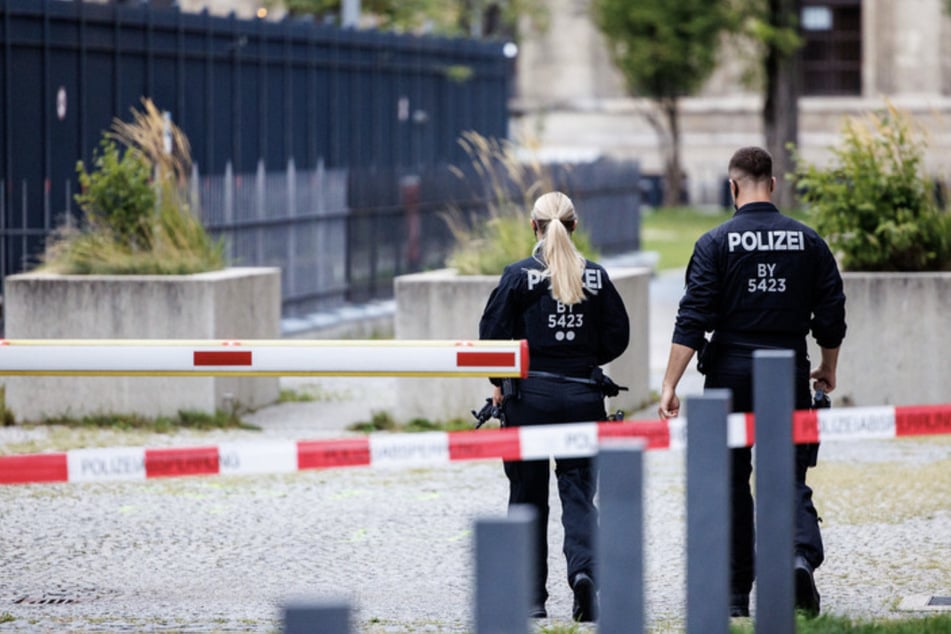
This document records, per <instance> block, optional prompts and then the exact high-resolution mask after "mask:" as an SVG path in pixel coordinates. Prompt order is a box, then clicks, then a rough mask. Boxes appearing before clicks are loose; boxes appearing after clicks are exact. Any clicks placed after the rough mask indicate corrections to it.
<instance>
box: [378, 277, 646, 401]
mask: <svg viewBox="0 0 951 634" xmlns="http://www.w3.org/2000/svg"><path fill="white" fill-rule="evenodd" d="M608 274H609V275H610V276H611V280H612V281H613V282H614V285H615V286H616V287H617V289H618V292H619V293H620V294H621V297H622V298H623V299H624V304H625V306H626V308H627V312H628V315H629V316H630V319H631V342H630V345H629V346H628V349H627V351H626V352H625V353H624V354H623V355H622V356H621V357H620V358H619V359H617V360H615V361H614V362H613V363H611V364H610V365H609V366H608V367H606V368H605V369H606V372H607V374H609V375H610V376H611V378H613V379H614V380H615V382H616V383H618V384H619V385H626V386H628V387H629V388H630V391H628V392H621V394H620V395H619V396H617V397H615V398H612V399H609V400H608V403H607V404H608V407H610V408H612V409H618V408H620V409H626V410H632V409H634V408H637V407H640V406H642V405H643V404H644V403H645V402H647V401H648V399H649V398H650V385H649V381H650V376H649V367H650V364H649V357H648V354H649V352H648V351H649V333H650V329H649V327H648V315H649V310H648V301H649V290H650V289H649V284H650V275H651V272H650V269H647V268H616V269H613V268H609V269H608ZM498 281H499V276H497V275H458V274H457V273H456V272H455V271H454V270H452V269H443V270H439V271H432V272H427V273H419V274H415V275H404V276H400V277H398V278H396V281H395V286H394V287H395V293H396V319H395V324H394V330H395V335H396V338H397V339H449V340H456V339H458V340H471V339H478V337H479V318H480V317H481V316H482V310H483V308H485V302H486V300H487V299H488V297H489V293H491V292H492V289H493V288H495V286H496V285H497V284H498ZM397 380H398V382H399V385H398V392H397V393H398V394H399V400H398V403H397V406H396V411H395V412H394V414H395V416H396V417H397V419H399V420H410V419H412V418H415V417H419V418H428V419H430V420H446V419H450V418H454V417H460V418H464V419H471V418H472V416H471V414H470V410H472V409H473V408H475V409H479V408H480V407H481V406H482V405H483V404H484V403H485V399H486V397H488V396H490V395H491V393H492V390H491V387H492V386H491V385H490V384H489V382H488V380H487V379H483V378H478V379H468V378H447V379H440V378H427V379H417V378H400V379H397Z"/></svg>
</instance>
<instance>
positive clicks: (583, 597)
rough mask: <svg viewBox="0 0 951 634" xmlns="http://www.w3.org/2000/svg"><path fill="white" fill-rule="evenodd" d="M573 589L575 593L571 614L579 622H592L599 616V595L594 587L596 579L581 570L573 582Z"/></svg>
mask: <svg viewBox="0 0 951 634" xmlns="http://www.w3.org/2000/svg"><path fill="white" fill-rule="evenodd" d="M571 590H572V591H573V592H574V594H575V602H574V606H573V607H572V609H571V616H572V618H574V620H575V621H578V622H579V623H592V622H594V621H596V620H597V618H598V614H597V613H598V596H597V594H596V591H595V589H594V581H593V580H592V579H591V577H590V576H588V574H587V573H585V572H579V573H578V574H576V575H575V578H574V579H573V580H572V582H571Z"/></svg>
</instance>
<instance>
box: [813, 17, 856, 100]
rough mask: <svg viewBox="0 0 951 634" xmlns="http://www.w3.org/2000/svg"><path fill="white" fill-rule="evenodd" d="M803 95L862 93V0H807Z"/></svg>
mask: <svg viewBox="0 0 951 634" xmlns="http://www.w3.org/2000/svg"><path fill="white" fill-rule="evenodd" d="M800 25H801V27H802V36H803V41H804V46H803V51H802V72H803V81H802V94H804V95H860V94H862V2H861V0H803V2H802V13H801V14H800Z"/></svg>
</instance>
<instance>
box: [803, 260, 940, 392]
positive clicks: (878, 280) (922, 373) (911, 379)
mask: <svg viewBox="0 0 951 634" xmlns="http://www.w3.org/2000/svg"><path fill="white" fill-rule="evenodd" d="M842 277H843V282H844V285H845V296H846V303H845V308H846V322H847V323H848V331H847V332H846V335H845V341H844V342H843V343H842V348H841V351H840V353H839V354H840V356H839V367H838V374H837V377H836V382H837V384H838V385H837V387H836V390H835V391H834V392H833V393H832V398H833V405H836V404H838V405H857V406H871V405H919V404H920V405H924V404H933V403H951V336H949V332H951V331H949V327H951V273H948V272H946V273H911V274H905V273H844V274H843V276H842ZM809 354H810V357H811V359H812V366H813V367H816V366H817V365H818V363H819V359H820V358H821V357H820V356H819V348H818V347H817V346H816V345H815V342H814V341H811V340H810V353H809Z"/></svg>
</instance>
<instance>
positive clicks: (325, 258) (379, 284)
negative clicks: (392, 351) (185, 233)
mask: <svg viewBox="0 0 951 634" xmlns="http://www.w3.org/2000/svg"><path fill="white" fill-rule="evenodd" d="M502 50H503V47H502V44H501V43H497V42H479V41H471V40H450V39H441V38H421V37H413V36H407V35H395V34H390V33H379V32H365V31H354V30H342V29H337V28H334V27H329V26H322V25H315V24H312V23H304V22H297V21H286V22H282V23H270V22H264V21H243V20H238V19H235V18H234V17H230V18H220V17H212V16H210V15H208V14H207V13H202V14H186V13H182V12H180V11H179V10H177V9H155V8H151V7H150V6H149V5H147V4H144V5H139V6H124V5H115V4H112V5H100V4H87V3H83V2H59V1H56V0H0V277H3V276H6V275H8V274H11V273H16V272H20V271H23V270H27V269H30V268H32V267H33V266H34V265H35V264H36V262H37V258H38V256H39V254H40V253H41V252H42V248H43V245H44V242H45V239H46V236H47V235H48V234H49V233H50V232H51V231H52V230H53V228H54V227H55V226H57V225H58V224H59V223H61V222H64V221H70V220H71V219H74V217H75V216H76V215H77V214H78V209H77V206H76V204H75V202H74V200H73V196H74V194H75V193H76V191H77V190H78V184H77V178H76V169H75V168H76V162H77V161H78V160H80V159H81V160H84V161H87V162H88V161H89V160H90V158H91V154H92V151H93V150H94V149H95V148H96V146H97V145H98V143H99V140H100V139H101V138H102V134H103V131H104V130H106V129H108V128H109V126H110V124H111V122H112V120H113V118H115V117H120V118H125V119H128V118H129V117H130V109H131V108H134V107H139V106H140V105H141V104H140V100H141V98H142V97H143V96H147V97H150V98H151V99H152V100H153V102H154V103H155V104H156V106H157V107H159V108H160V109H162V110H163V111H165V112H167V113H168V114H169V116H170V117H171V118H172V119H173V120H174V121H175V123H176V124H177V125H178V126H179V127H181V128H182V130H183V131H184V132H185V134H186V136H188V138H189V140H190V143H191V149H192V156H193V158H194V160H195V163H196V173H195V178H194V179H193V187H194V191H193V196H194V197H195V198H196V200H195V202H196V203H198V207H196V208H200V209H201V213H202V219H203V221H204V222H205V224H206V225H207V226H208V228H209V229H210V230H211V231H212V232H213V233H214V234H216V235H218V236H221V237H223V238H224V239H225V240H226V242H227V245H228V250H229V255H230V256H231V261H232V262H233V263H235V264H239V265H254V266H263V265H272V266H279V267H281V269H282V274H283V294H282V296H283V302H284V312H285V314H287V315H289V316H295V315H299V314H306V313H308V312H312V311H315V310H321V309H323V308H326V307H331V306H335V305H339V304H341V303H343V302H346V301H365V300H368V299H374V298H381V297H389V296H391V295H392V284H391V283H390V282H391V280H392V278H393V277H394V276H396V275H399V274H401V273H406V272H411V271H416V270H421V269H425V268H432V267H437V266H441V265H442V264H443V263H444V262H445V259H446V256H447V254H448V253H449V249H450V248H451V245H452V236H451V234H450V231H449V229H448V226H447V224H446V223H445V221H444V219H443V218H442V217H441V213H442V212H444V211H446V210H448V209H450V208H457V209H463V210H466V211H473V212H475V213H479V210H482V209H485V208H486V205H487V198H488V197H489V195H490V193H491V192H486V191H484V189H483V188H480V186H479V184H478V183H477V182H476V181H477V179H475V177H474V175H473V174H472V173H471V165H470V157H469V156H468V155H467V154H466V152H465V150H464V149H463V147H462V146H461V145H460V144H459V142H458V140H459V139H460V137H461V136H462V135H463V133H464V132H477V133H479V134H481V135H482V136H485V137H488V138H505V137H506V132H507V117H508V113H507V100H508V86H509V83H510V79H511V77H510V75H511V60H510V59H507V58H506V57H505V56H504V55H503V53H502ZM451 165H455V166H463V167H461V168H459V167H457V168H451V167H450V166H451ZM460 171H461V172H463V173H465V174H466V175H467V177H466V178H459V176H458V174H459V172H460ZM553 174H554V178H553V181H554V182H556V183H557V184H558V186H559V187H561V188H562V189H564V190H566V191H568V192H569V193H570V194H571V195H572V196H573V197H574V198H575V200H576V202H577V203H578V205H579V207H580V208H581V209H582V210H583V211H582V212H583V213H584V215H585V217H586V221H585V226H586V228H587V229H588V230H589V232H590V233H591V235H592V239H593V242H594V243H595V246H596V247H597V248H599V249H600V250H601V251H602V252H604V253H615V252H621V251H627V250H631V249H636V248H637V247H638V246H639V244H638V234H639V219H638V211H637V208H638V200H639V198H638V181H639V178H638V174H637V169H636V166H635V165H632V164H629V163H628V164H624V163H613V162H606V161H605V162H599V163H592V164H586V165H583V166H574V167H572V168H567V167H564V166H561V167H556V168H553Z"/></svg>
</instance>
